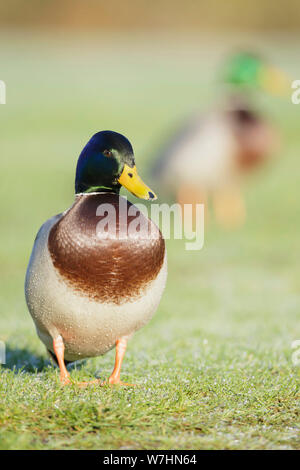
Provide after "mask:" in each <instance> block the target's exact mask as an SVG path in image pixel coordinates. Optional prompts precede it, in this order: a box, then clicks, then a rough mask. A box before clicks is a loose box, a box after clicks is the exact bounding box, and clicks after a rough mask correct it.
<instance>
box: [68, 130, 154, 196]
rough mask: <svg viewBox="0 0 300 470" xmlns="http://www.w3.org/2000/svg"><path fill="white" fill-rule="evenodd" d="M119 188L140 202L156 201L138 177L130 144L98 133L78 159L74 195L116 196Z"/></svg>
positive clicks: (113, 134)
mask: <svg viewBox="0 0 300 470" xmlns="http://www.w3.org/2000/svg"><path fill="white" fill-rule="evenodd" d="M121 186H124V187H125V188H127V189H128V191H130V192H131V193H132V194H134V195H135V196H137V197H140V198H142V199H152V200H153V199H156V196H155V194H154V193H153V191H151V189H150V188H148V186H146V185H145V183H144V182H143V181H142V180H141V179H140V178H139V176H138V174H137V170H136V166H135V158H134V154H133V149H132V146H131V143H130V142H129V140H128V139H126V137H124V136H123V135H122V134H119V133H118V132H113V131H102V132H97V134H95V135H93V137H92V138H91V139H90V140H89V141H88V143H87V144H86V146H85V147H84V149H83V150H82V152H81V154H80V156H79V158H78V162H77V168H76V179H75V192H76V194H79V193H91V192H114V193H119V191H120V188H121Z"/></svg>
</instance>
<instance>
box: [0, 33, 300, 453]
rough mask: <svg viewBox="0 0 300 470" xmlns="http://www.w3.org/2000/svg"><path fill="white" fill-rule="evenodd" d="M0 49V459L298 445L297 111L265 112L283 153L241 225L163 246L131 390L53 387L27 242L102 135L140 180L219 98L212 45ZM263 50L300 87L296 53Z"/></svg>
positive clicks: (57, 44) (8, 41) (92, 43)
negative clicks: (55, 452) (200, 241)
mask: <svg viewBox="0 0 300 470" xmlns="http://www.w3.org/2000/svg"><path fill="white" fill-rule="evenodd" d="M0 39H1V45H2V48H1V65H2V67H1V74H2V75H1V76H0V79H2V80H5V81H6V84H7V105H5V106H2V105H1V106H0V128H1V137H0V155H1V185H0V196H1V197H0V221H1V232H0V240H1V245H0V262H1V270H0V312H1V313H0V340H2V341H5V342H6V346H7V364H6V365H5V366H2V367H1V369H0V448H1V449H71V448H76V449H120V448H121V449H296V448H299V447H300V446H299V427H297V426H299V367H297V366H295V365H293V362H292V352H293V351H292V349H291V343H292V341H293V340H296V339H300V326H299V307H300V275H299V266H300V249H299V234H300V220H299V204H300V203H299V201H300V188H299V171H300V158H299V155H300V137H299V124H298V123H299V113H300V106H299V107H298V108H297V106H293V105H291V104H290V103H289V101H284V100H273V101H272V100H262V102H261V106H262V108H263V107H265V111H266V112H268V113H269V114H270V115H272V116H273V119H274V121H275V122H276V123H277V126H278V127H279V128H281V129H282V136H283V138H282V139H283V142H282V150H281V152H280V155H279V156H278V159H277V160H275V161H274V162H273V164H272V165H270V166H269V167H268V168H266V169H265V170H264V171H262V172H261V173H259V174H257V175H256V176H254V177H253V178H252V179H251V180H249V182H248V183H247V184H246V185H245V195H246V202H247V207H248V219H247V223H246V225H245V226H244V227H243V228H242V229H240V230H238V231H235V232H226V231H223V230H221V229H220V228H218V227H216V226H215V225H214V224H211V225H210V226H209V227H207V230H206V240H205V246H204V248H203V250H201V251H200V252H196V253H195V252H186V251H185V250H184V244H183V242H182V241H172V240H171V241H169V242H168V255H169V277H168V283H167V288H166V291H165V294H164V297H163V299H162V302H161V304H160V306H159V309H158V312H157V314H156V315H155V317H154V318H153V320H152V321H151V322H150V324H149V325H147V326H146V327H145V328H144V329H142V330H141V331H140V332H138V333H137V334H136V335H135V337H134V338H133V339H132V340H131V342H130V343H129V347H128V351H127V354H126V358H125V362H124V366H123V380H126V381H129V382H134V383H136V384H138V387H136V388H135V389H122V388H113V389H112V388H109V387H107V388H97V387H92V388H89V389H87V390H83V389H77V388H76V387H72V386H71V387H66V388H61V387H60V385H59V381H58V371H57V369H54V368H52V367H51V366H50V364H49V362H48V360H47V357H46V354H45V350H44V347H43V345H42V344H41V342H40V341H39V339H38V338H37V336H36V333H35V330H34V326H33V322H32V320H31V317H30V315H29V313H28V312H27V309H26V305H25V301H24V294H23V282H24V275H25V270H26V265H27V262H28V258H29V255H30V251H31V248H32V243H33V240H34V237H35V234H36V232H37V230H38V228H39V226H40V225H41V224H42V223H43V221H44V220H46V219H47V218H48V217H50V216H51V215H53V214H55V213H58V212H60V211H61V210H64V209H65V208H67V207H68V206H69V205H70V203H71V202H72V198H73V178H74V170H75V163H76V158H77V156H78V154H79V152H80V150H81V148H82V146H83V145H84V144H85V142H86V141H87V139H88V138H89V136H90V135H91V134H92V133H93V132H95V131H97V130H101V129H113V130H117V131H119V132H122V133H124V134H125V135H126V136H128V137H129V138H130V140H131V141H132V142H133V144H134V147H135V151H136V156H137V164H138V166H139V167H140V168H141V173H142V174H143V176H144V179H145V180H146V181H147V180H148V179H147V178H146V174H147V171H148V169H149V167H150V166H151V159H152V156H153V154H154V153H155V150H156V149H157V148H158V147H159V144H160V142H161V141H162V140H163V137H164V135H165V134H167V133H168V132H170V130H171V129H172V126H173V125H174V124H175V123H176V122H177V121H178V120H179V119H180V118H181V117H182V116H184V115H187V114H188V113H189V111H190V110H191V109H195V108H197V106H203V107H204V106H206V105H209V103H210V102H211V101H212V100H213V99H214V97H213V89H214V88H213V83H212V81H211V80H210V77H211V75H212V73H213V70H214V67H215V65H216V63H217V59H218V58H219V56H220V54H221V52H222V48H221V46H218V45H214V44H211V45H210V43H209V42H208V41H207V40H204V39H203V38H201V37H199V38H190V39H185V40H183V39H182V40H181V41H180V42H177V43H176V42H174V41H175V39H174V38H172V40H170V41H168V40H167V38H164V37H162V38H157V39H153V38H147V37H143V38H140V37H138V36H137V37H125V38H121V42H119V41H118V39H120V38H118V37H105V38H104V37H99V38H98V37H93V38H88V37H83V38H81V40H79V39H78V38H77V39H76V40H75V39H74V38H62V37H56V38H55V39H54V38H51V37H42V36H38V37H34V36H33V37H28V36H24V37H22V36H17V35H16V36H13V35H2V36H1V38H0ZM177 41H178V38H177ZM276 41H277V42H276ZM238 42H239V41H238ZM219 43H221V42H219ZM262 44H264V47H265V49H266V50H267V51H268V52H269V54H270V55H271V57H272V58H274V59H276V60H277V61H278V63H281V64H282V65H286V66H287V68H288V71H289V72H290V73H291V74H292V77H293V78H299V73H298V75H297V72H298V71H297V70H295V65H293V64H294V63H295V61H296V58H297V53H298V52H297V44H296V42H295V40H293V41H290V42H288V41H286V42H282V41H280V40H278V39H276V38H275V39H274V40H273V41H269V42H268V41H267V40H265V41H262ZM228 45H229V43H228ZM177 46H178V47H177ZM222 47H223V49H224V50H225V46H224V42H222ZM228 47H229V46H228ZM293 74H294V75H293ZM154 189H156V188H154ZM113 362H114V351H111V352H110V353H108V354H107V355H105V356H103V357H99V358H95V359H90V360H88V361H86V362H84V363H83V364H82V366H77V368H75V369H72V371H71V374H72V377H73V378H74V380H86V379H89V378H93V377H94V376H97V377H101V378H106V377H107V376H108V375H109V374H110V372H111V370H112V366H113Z"/></svg>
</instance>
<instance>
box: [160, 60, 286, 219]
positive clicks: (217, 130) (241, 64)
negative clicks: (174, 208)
mask: <svg viewBox="0 0 300 470" xmlns="http://www.w3.org/2000/svg"><path fill="white" fill-rule="evenodd" d="M222 76H223V83H227V84H229V85H230V87H231V90H230V93H229V95H228V96H227V98H226V100H225V103H223V104H222V105H218V106H216V107H215V108H214V109H212V110H211V111H209V112H207V113H206V114H201V115H198V114H197V115H195V116H192V117H191V118H190V119H189V120H188V121H187V122H186V123H185V124H184V125H183V126H180V127H179V128H178V129H177V132H176V134H175V135H173V136H172V137H171V138H170V140H168V141H167V142H166V143H165V145H164V148H163V151H162V152H161V154H160V157H159V158H158V159H157V161H156V165H155V167H154V171H153V175H154V176H155V180H156V181H157V182H158V183H157V184H158V185H159V186H160V188H161V189H162V190H164V191H165V193H167V192H168V193H169V194H170V193H171V194H173V195H174V194H175V195H176V198H177V202H178V203H180V204H181V205H182V206H184V204H192V205H195V204H196V203H204V204H205V206H206V209H207V203H208V198H211V199H212V203H213V206H214V210H215V216H216V219H217V221H218V222H219V223H221V224H223V225H227V226H233V225H240V224H241V223H242V222H243V220H244V218H245V206H244V202H243V198H242V195H241V190H240V184H241V177H242V175H243V174H245V173H248V172H249V171H250V170H252V169H254V168H256V167H258V166H260V165H261V164H262V163H263V162H264V161H265V160H267V159H268V158H269V157H270V155H272V154H273V152H274V149H276V147H277V136H276V132H275V131H274V129H273V128H272V126H271V125H270V124H269V122H268V120H267V119H265V118H264V117H262V116H261V115H260V113H259V112H257V111H256V110H255V108H253V106H252V105H251V104H250V102H249V95H250V94H251V90H255V89H258V88H261V89H269V90H271V91H273V92H275V91H277V92H278V93H279V91H280V90H283V89H285V87H286V81H285V80H286V79H285V77H284V74H283V73H281V72H280V71H277V70H276V69H275V68H271V67H270V66H267V64H266V63H265V62H264V61H263V60H262V59H261V58H259V57H258V56H255V55H252V54H248V53H239V54H237V55H234V56H233V57H232V58H231V59H230V60H229V61H228V63H227V64H226V67H225V70H223V72H222ZM206 216H207V210H206Z"/></svg>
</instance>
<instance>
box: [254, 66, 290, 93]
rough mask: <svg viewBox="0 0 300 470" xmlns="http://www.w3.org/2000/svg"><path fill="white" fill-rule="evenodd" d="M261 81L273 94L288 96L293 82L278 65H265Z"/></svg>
mask: <svg viewBox="0 0 300 470" xmlns="http://www.w3.org/2000/svg"><path fill="white" fill-rule="evenodd" d="M261 82H262V86H263V88H264V89H265V90H266V91H268V92H269V93H271V94H273V95H279V96H286V95H287V94H288V93H289V92H290V88H291V83H290V80H289V78H288V76H287V75H286V74H285V73H284V72H282V71H281V70H280V69H277V68H276V67H270V66H268V67H265V68H264V69H263V71H262V76H261Z"/></svg>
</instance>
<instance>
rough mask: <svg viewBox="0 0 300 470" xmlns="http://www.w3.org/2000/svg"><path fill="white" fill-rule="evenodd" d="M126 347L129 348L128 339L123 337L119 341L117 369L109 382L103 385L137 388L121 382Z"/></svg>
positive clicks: (115, 368) (117, 344) (117, 345)
mask: <svg viewBox="0 0 300 470" xmlns="http://www.w3.org/2000/svg"><path fill="white" fill-rule="evenodd" d="M126 347H127V338H124V337H123V338H120V339H118V340H117V342H116V360H115V367H114V370H113V371H112V374H111V376H110V377H109V379H108V381H107V382H103V384H102V385H106V384H110V385H124V386H127V387H135V385H134V384H128V383H124V382H121V380H120V374H121V367H122V362H123V359H124V356H125V351H126Z"/></svg>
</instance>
